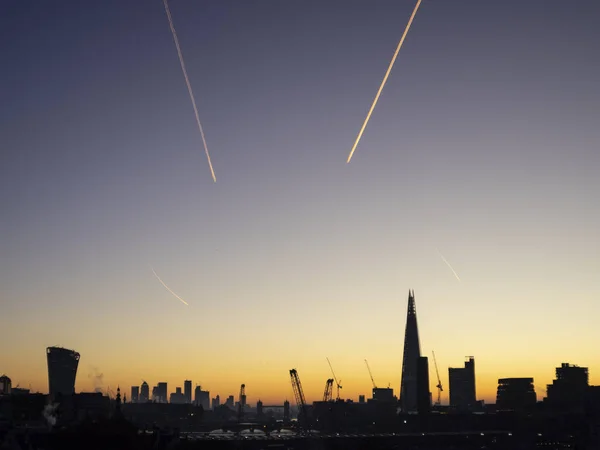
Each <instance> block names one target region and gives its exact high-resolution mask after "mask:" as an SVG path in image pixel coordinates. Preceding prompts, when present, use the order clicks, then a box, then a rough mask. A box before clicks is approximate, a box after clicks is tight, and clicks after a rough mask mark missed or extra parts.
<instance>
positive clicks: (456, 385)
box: [448, 356, 478, 412]
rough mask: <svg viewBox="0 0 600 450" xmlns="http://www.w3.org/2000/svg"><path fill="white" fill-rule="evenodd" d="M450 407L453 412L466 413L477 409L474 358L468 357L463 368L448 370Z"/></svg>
mask: <svg viewBox="0 0 600 450" xmlns="http://www.w3.org/2000/svg"><path fill="white" fill-rule="evenodd" d="M448 379H449V382H450V406H451V407H452V409H454V410H455V411H459V412H467V411H473V410H474V409H476V408H477V406H478V405H477V401H476V399H475V397H476V395H475V358H473V357H472V356H469V357H468V360H467V361H466V362H465V367H460V368H449V369H448Z"/></svg>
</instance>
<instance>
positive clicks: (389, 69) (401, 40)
mask: <svg viewBox="0 0 600 450" xmlns="http://www.w3.org/2000/svg"><path fill="white" fill-rule="evenodd" d="M420 4H421V0H418V1H417V4H416V6H415V9H414V10H413V12H412V14H411V16H410V19H408V24H407V25H406V28H405V29H404V33H403V34H402V37H401V38H400V42H399V43H398V47H396V52H395V53H394V56H393V57H392V60H391V61H390V65H389V66H388V69H387V72H386V73H385V76H384V77H383V81H382V82H381V86H379V90H378V91H377V95H376V96H375V100H373V104H372V105H371V109H370V110H369V113H368V114H367V118H366V119H365V121H364V123H363V126H362V128H361V129H360V132H359V133H358V137H357V138H356V141H354V146H353V147H352V150H351V151H350V155H348V161H346V162H347V163H349V162H350V160H351V159H352V155H353V154H354V150H356V147H357V146H358V143H359V141H360V138H361V136H362V134H363V132H364V131H365V128H366V127H367V123H369V119H370V118H371V114H372V113H373V110H374V109H375V105H377V101H378V100H379V96H380V95H381V91H383V87H384V86H385V83H386V81H387V79H388V77H389V76H390V72H391V71H392V67H394V62H396V57H397V56H398V52H399V51H400V48H401V47H402V43H403V42H404V39H405V38H406V35H407V33H408V30H409V29H410V25H411V24H412V21H413V19H414V18H415V14H417V10H418V9H419V5H420Z"/></svg>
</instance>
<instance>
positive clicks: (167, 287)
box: [150, 267, 190, 306]
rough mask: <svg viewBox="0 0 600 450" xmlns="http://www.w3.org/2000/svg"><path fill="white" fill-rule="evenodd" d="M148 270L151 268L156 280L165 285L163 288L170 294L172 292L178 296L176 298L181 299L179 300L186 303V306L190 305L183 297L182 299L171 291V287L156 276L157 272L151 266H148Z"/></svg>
mask: <svg viewBox="0 0 600 450" xmlns="http://www.w3.org/2000/svg"><path fill="white" fill-rule="evenodd" d="M150 270H152V273H153V274H154V276H155V277H156V279H157V280H158V281H160V284H162V285H163V286H164V287H165V289H166V290H167V291H169V292H170V293H171V294H173V295H174V296H175V297H177V298H178V299H179V300H180V301H181V302H182V303H183V304H184V305H186V306H190V305H189V304H188V302H186V301H185V300H184V299H182V298H181V297H180V296H179V295H177V294H176V293H175V292H173V291H172V290H171V288H170V287H169V286H167V285H166V284H165V282H164V281H163V280H161V279H160V277H159V276H158V274H157V273H156V272H155V271H154V269H153V268H152V267H150Z"/></svg>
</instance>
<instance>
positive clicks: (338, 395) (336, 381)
mask: <svg viewBox="0 0 600 450" xmlns="http://www.w3.org/2000/svg"><path fill="white" fill-rule="evenodd" d="M326 359H327V363H328V364H329V368H330V369H331V374H332V375H333V379H334V381H335V387H336V398H335V399H336V401H339V400H340V389H342V385H341V383H342V380H339V381H338V379H337V377H336V376H335V372H334V371H333V366H332V365H331V362H330V361H329V358H326Z"/></svg>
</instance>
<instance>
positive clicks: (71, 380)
mask: <svg viewBox="0 0 600 450" xmlns="http://www.w3.org/2000/svg"><path fill="white" fill-rule="evenodd" d="M79 357H80V355H79V353H77V352H76V351H74V350H68V349H66V348H61V347H48V348H47V349H46V359H47V362H48V390H49V391H50V396H51V397H56V396H59V395H72V394H74V393H75V378H76V377H77V367H78V365H79Z"/></svg>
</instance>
